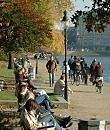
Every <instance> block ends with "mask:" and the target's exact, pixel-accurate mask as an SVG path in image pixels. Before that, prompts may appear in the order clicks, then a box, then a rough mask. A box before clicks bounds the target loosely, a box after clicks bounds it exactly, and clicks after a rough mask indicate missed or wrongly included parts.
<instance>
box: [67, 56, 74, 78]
mask: <svg viewBox="0 0 110 130" xmlns="http://www.w3.org/2000/svg"><path fill="white" fill-rule="evenodd" d="M72 63H73V56H72V55H71V58H70V59H69V60H68V65H69V68H70V69H69V79H70V77H71V64H72Z"/></svg>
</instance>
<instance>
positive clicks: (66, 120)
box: [62, 116, 72, 128]
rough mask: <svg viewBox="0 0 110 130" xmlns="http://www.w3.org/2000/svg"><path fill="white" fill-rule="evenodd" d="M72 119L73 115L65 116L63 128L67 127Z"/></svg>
mask: <svg viewBox="0 0 110 130" xmlns="http://www.w3.org/2000/svg"><path fill="white" fill-rule="evenodd" d="M71 120H72V118H71V116H69V117H67V118H65V119H64V120H63V123H62V126H63V128H66V127H67V124H68V123H70V121H71Z"/></svg>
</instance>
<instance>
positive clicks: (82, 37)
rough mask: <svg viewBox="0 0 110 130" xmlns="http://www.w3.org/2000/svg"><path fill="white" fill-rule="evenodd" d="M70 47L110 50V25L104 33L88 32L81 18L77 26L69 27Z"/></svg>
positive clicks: (70, 48) (72, 48) (71, 48)
mask: <svg viewBox="0 0 110 130" xmlns="http://www.w3.org/2000/svg"><path fill="white" fill-rule="evenodd" d="M68 49H69V50H74V49H78V50H79V49H80V50H83V51H84V50H93V51H110V25H108V26H107V28H105V31H104V32H102V33H98V32H88V31H87V30H86V28H85V24H84V22H83V19H82V18H80V21H79V25H78V27H77V28H74V27H70V28H69V29H68Z"/></svg>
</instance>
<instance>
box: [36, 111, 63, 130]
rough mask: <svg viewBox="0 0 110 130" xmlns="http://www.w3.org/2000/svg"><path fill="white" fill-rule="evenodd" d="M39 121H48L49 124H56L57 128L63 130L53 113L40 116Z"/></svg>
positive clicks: (56, 129)
mask: <svg viewBox="0 0 110 130" xmlns="http://www.w3.org/2000/svg"><path fill="white" fill-rule="evenodd" d="M38 122H47V123H49V125H54V127H55V130H61V127H60V126H59V124H58V123H57V121H56V120H55V119H54V117H53V116H52V115H51V114H48V115H44V116H42V117H38Z"/></svg>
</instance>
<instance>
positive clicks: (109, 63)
mask: <svg viewBox="0 0 110 130" xmlns="http://www.w3.org/2000/svg"><path fill="white" fill-rule="evenodd" d="M57 58H58V60H59V64H60V65H62V63H63V61H64V56H57ZM69 58H70V56H67V60H68V59H69ZM84 58H85V61H86V63H87V64H88V66H90V64H91V62H92V60H93V59H96V60H97V62H98V61H99V62H101V63H102V65H103V69H104V74H103V77H104V82H107V83H110V57H84Z"/></svg>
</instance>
